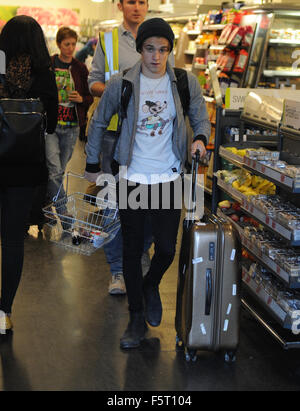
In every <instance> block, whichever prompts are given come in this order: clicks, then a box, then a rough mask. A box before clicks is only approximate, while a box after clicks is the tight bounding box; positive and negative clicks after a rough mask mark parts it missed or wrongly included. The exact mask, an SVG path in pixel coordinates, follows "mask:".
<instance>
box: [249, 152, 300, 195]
mask: <svg viewBox="0 0 300 411" xmlns="http://www.w3.org/2000/svg"><path fill="white" fill-rule="evenodd" d="M243 167H244V168H245V169H247V170H248V171H250V172H251V173H254V174H257V175H259V176H261V177H263V178H267V179H268V180H270V181H272V182H273V183H274V184H276V185H278V186H280V187H281V188H283V189H285V190H287V191H289V192H291V193H300V184H299V183H298V184H297V182H296V181H295V179H294V178H292V177H289V176H287V175H286V174H284V173H281V172H280V171H278V170H275V169H273V168H271V167H269V166H267V165H265V164H262V163H260V161H258V160H252V159H251V158H249V157H247V156H245V157H244V159H243Z"/></svg>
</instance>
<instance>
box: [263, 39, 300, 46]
mask: <svg viewBox="0 0 300 411" xmlns="http://www.w3.org/2000/svg"><path fill="white" fill-rule="evenodd" d="M269 43H270V44H291V45H292V44H300V40H299V39H297V40H293V39H270V40H269Z"/></svg>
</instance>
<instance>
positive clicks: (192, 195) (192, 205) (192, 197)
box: [188, 150, 200, 225]
mask: <svg viewBox="0 0 300 411" xmlns="http://www.w3.org/2000/svg"><path fill="white" fill-rule="evenodd" d="M199 162H200V151H199V150H196V153H195V156H193V157H192V170H191V172H192V176H191V180H192V181H191V185H190V191H189V202H188V212H189V214H190V218H189V225H191V224H192V223H193V222H194V220H195V209H196V200H197V199H196V192H197V190H196V184H197V173H198V168H199Z"/></svg>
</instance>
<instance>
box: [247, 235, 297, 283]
mask: <svg viewBox="0 0 300 411" xmlns="http://www.w3.org/2000/svg"><path fill="white" fill-rule="evenodd" d="M241 240H242V245H243V246H244V247H245V248H246V249H247V251H249V252H250V253H251V254H252V255H253V256H254V257H255V258H256V259H257V260H258V261H259V262H260V263H261V264H262V265H263V266H264V267H266V268H267V269H269V270H270V271H271V272H272V273H273V274H274V275H275V276H276V277H277V278H279V279H280V280H282V281H283V282H284V283H285V284H286V285H287V286H288V287H290V288H300V277H299V275H298V274H296V275H293V274H291V273H288V272H286V271H285V270H284V269H283V268H282V267H280V265H278V264H277V263H276V262H275V261H273V260H272V259H271V258H270V257H268V256H267V255H266V254H264V253H263V252H262V251H261V249H259V248H258V247H257V246H256V245H255V244H253V243H252V242H251V241H250V240H249V239H248V238H246V237H245V236H244V235H243V234H242V235H241Z"/></svg>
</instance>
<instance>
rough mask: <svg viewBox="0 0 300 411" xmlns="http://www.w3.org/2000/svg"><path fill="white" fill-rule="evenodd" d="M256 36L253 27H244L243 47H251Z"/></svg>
mask: <svg viewBox="0 0 300 411" xmlns="http://www.w3.org/2000/svg"><path fill="white" fill-rule="evenodd" d="M253 36H254V31H253V27H252V26H250V25H248V26H245V27H244V37H243V39H242V46H243V47H250V46H251V44H252V40H253Z"/></svg>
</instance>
